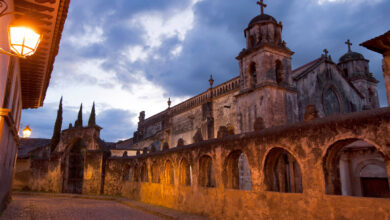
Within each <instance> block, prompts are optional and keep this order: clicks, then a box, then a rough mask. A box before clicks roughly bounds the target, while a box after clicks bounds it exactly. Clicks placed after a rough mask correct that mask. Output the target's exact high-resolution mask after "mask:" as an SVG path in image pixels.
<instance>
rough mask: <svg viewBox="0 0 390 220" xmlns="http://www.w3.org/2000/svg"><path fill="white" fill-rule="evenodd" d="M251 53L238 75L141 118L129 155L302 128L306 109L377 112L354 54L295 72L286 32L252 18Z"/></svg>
mask: <svg viewBox="0 0 390 220" xmlns="http://www.w3.org/2000/svg"><path fill="white" fill-rule="evenodd" d="M244 34H245V37H246V48H244V49H242V51H241V52H240V53H239V55H238V56H237V57H236V58H237V60H238V63H239V67H240V74H239V76H238V77H236V78H233V79H232V80H229V81H227V82H225V83H222V84H221V85H218V86H215V87H212V86H213V80H212V79H210V85H211V87H210V88H209V89H208V90H206V91H205V92H203V93H201V94H199V95H197V96H195V97H193V98H190V99H189V100H187V101H184V102H183V103H180V104H178V105H176V106H173V107H170V106H169V107H168V109H166V110H165V111H163V112H160V113H158V114H156V115H154V116H151V117H150V118H145V112H141V113H140V117H139V118H140V121H139V123H138V129H137V131H136V132H135V133H134V138H133V139H132V142H131V143H128V148H129V149H143V148H147V149H149V150H151V148H152V146H153V148H156V149H157V150H162V148H163V145H164V143H167V144H168V146H169V148H173V147H176V146H177V143H178V141H179V140H182V141H183V142H184V143H185V144H192V143H195V141H194V139H193V137H194V136H195V134H196V133H197V132H198V130H200V132H201V135H202V138H203V139H204V140H207V139H212V138H215V137H216V136H217V134H218V130H219V128H220V127H230V128H231V130H232V131H234V133H235V134H240V133H246V132H251V131H254V125H255V121H256V120H257V119H259V118H261V119H262V121H263V123H264V127H273V126H278V125H284V124H293V123H296V122H299V121H303V120H304V115H305V111H306V107H307V106H311V105H312V106H314V107H315V108H316V109H317V111H318V112H317V113H318V116H319V117H326V116H329V115H332V114H343V113H350V112H357V111H362V110H367V109H374V108H378V107H379V100H378V92H377V83H378V81H377V80H376V79H375V78H374V77H373V76H372V74H371V73H370V72H369V67H368V62H369V61H368V60H366V59H365V58H364V57H363V55H361V54H359V53H356V52H353V51H351V49H350V43H349V41H348V47H349V51H348V52H347V53H346V54H345V55H343V56H342V57H341V58H340V60H339V62H338V63H337V64H336V63H334V62H333V61H332V59H331V57H330V56H329V55H328V54H327V51H326V53H325V54H323V55H321V57H319V58H317V59H315V60H313V61H311V62H309V63H308V64H306V65H303V66H301V67H299V68H297V69H295V70H292V67H291V62H292V59H291V56H292V55H293V54H294V52H292V51H291V50H290V49H289V48H288V47H287V46H286V42H285V41H283V39H282V24H281V23H280V22H279V23H278V22H277V21H276V19H275V18H273V17H272V16H270V15H266V14H261V15H259V16H256V17H255V18H253V19H252V20H251V21H250V23H249V25H248V27H247V28H246V29H245V30H244Z"/></svg>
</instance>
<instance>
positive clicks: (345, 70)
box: [343, 68, 349, 79]
mask: <svg viewBox="0 0 390 220" xmlns="http://www.w3.org/2000/svg"><path fill="white" fill-rule="evenodd" d="M343 72H344V76H345V78H347V79H348V77H349V76H348V69H347V68H344V70H343Z"/></svg>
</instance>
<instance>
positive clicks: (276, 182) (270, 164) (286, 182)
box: [264, 147, 303, 193]
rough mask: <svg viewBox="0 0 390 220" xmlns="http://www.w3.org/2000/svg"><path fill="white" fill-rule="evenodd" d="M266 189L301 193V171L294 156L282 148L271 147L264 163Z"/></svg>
mask: <svg viewBox="0 0 390 220" xmlns="http://www.w3.org/2000/svg"><path fill="white" fill-rule="evenodd" d="M264 176H265V183H266V186H267V190H268V191H275V192H286V193H302V191H303V190H302V172H301V168H300V165H299V163H298V161H297V160H296V159H295V157H294V156H293V155H292V154H291V153H290V152H288V151H287V150H285V149H283V148H279V147H276V148H272V149H271V150H270V151H269V152H268V154H267V156H266V159H265V164H264Z"/></svg>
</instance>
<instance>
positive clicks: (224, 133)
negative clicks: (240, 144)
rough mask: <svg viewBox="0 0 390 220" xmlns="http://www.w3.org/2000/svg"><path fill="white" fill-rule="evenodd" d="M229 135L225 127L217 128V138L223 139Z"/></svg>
mask: <svg viewBox="0 0 390 220" xmlns="http://www.w3.org/2000/svg"><path fill="white" fill-rule="evenodd" d="M228 135H229V132H228V129H227V127H226V126H219V128H218V133H217V138H223V137H226V136H228Z"/></svg>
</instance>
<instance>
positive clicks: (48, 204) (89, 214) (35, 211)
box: [0, 195, 162, 220]
mask: <svg viewBox="0 0 390 220" xmlns="http://www.w3.org/2000/svg"><path fill="white" fill-rule="evenodd" d="M0 219H1V220H11V219H18V220H19V219H20V220H21V219H23V220H34V219H36V220H38V219H39V220H46V219H56V220H62V219H63V220H65V219H66V220H70V219H83V220H87V219H93V220H99V219H110V220H114V219H151V220H152V219H162V218H160V217H158V216H156V215H152V214H149V213H147V212H143V211H140V210H138V209H135V208H131V207H128V206H125V205H123V204H120V203H118V202H115V201H107V200H93V199H81V198H61V197H48V196H29V195H14V196H13V198H12V202H11V203H10V204H9V206H8V208H7V209H6V210H5V211H4V213H3V214H2V216H1V217H0Z"/></svg>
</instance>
